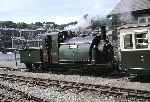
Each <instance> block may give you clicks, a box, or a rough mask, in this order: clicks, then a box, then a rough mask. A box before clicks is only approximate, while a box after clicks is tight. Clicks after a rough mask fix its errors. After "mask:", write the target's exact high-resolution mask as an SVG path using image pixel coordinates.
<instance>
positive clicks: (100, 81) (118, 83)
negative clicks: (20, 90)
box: [0, 70, 150, 91]
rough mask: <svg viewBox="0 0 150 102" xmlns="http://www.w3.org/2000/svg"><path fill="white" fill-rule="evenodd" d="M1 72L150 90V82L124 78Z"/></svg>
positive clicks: (0, 71)
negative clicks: (132, 80)
mask: <svg viewBox="0 0 150 102" xmlns="http://www.w3.org/2000/svg"><path fill="white" fill-rule="evenodd" d="M0 73H6V74H10V75H12V74H15V75H17V76H22V75H23V76H25V77H34V78H42V79H50V80H61V81H70V82H79V83H85V84H94V85H107V86H110V87H120V88H128V89H138V90H147V91H150V83H140V82H129V81H128V80H123V79H122V78H120V79H108V78H101V77H91V76H79V75H57V74H49V73H31V72H19V71H3V70H0Z"/></svg>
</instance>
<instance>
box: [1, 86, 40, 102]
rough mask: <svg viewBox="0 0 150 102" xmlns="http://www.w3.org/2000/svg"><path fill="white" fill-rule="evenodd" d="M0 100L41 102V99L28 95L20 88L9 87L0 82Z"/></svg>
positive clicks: (7, 101) (6, 101)
mask: <svg viewBox="0 0 150 102" xmlns="http://www.w3.org/2000/svg"><path fill="white" fill-rule="evenodd" d="M0 90H1V93H0V101H1V102H43V99H40V98H39V97H35V96H32V95H29V94H27V93H25V92H22V91H20V90H16V89H14V88H10V87H8V86H5V85H2V84H0Z"/></svg>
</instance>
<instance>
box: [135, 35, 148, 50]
mask: <svg viewBox="0 0 150 102" xmlns="http://www.w3.org/2000/svg"><path fill="white" fill-rule="evenodd" d="M135 43H136V48H137V49H141V48H148V38H147V33H146V32H144V33H139V34H136V35H135Z"/></svg>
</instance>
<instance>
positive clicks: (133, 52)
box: [120, 25, 150, 75]
mask: <svg viewBox="0 0 150 102" xmlns="http://www.w3.org/2000/svg"><path fill="white" fill-rule="evenodd" d="M120 49H121V50H120V51H121V63H122V64H121V65H122V68H123V69H126V70H127V71H128V73H130V74H138V75H147V74H150V61H149V59H150V26H148V25H144V26H138V25H136V26H128V27H123V28H121V29H120Z"/></svg>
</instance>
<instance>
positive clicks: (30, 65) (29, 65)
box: [25, 63, 33, 71]
mask: <svg viewBox="0 0 150 102" xmlns="http://www.w3.org/2000/svg"><path fill="white" fill-rule="evenodd" d="M25 66H26V68H27V69H28V70H29V71H32V67H33V66H32V63H25Z"/></svg>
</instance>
